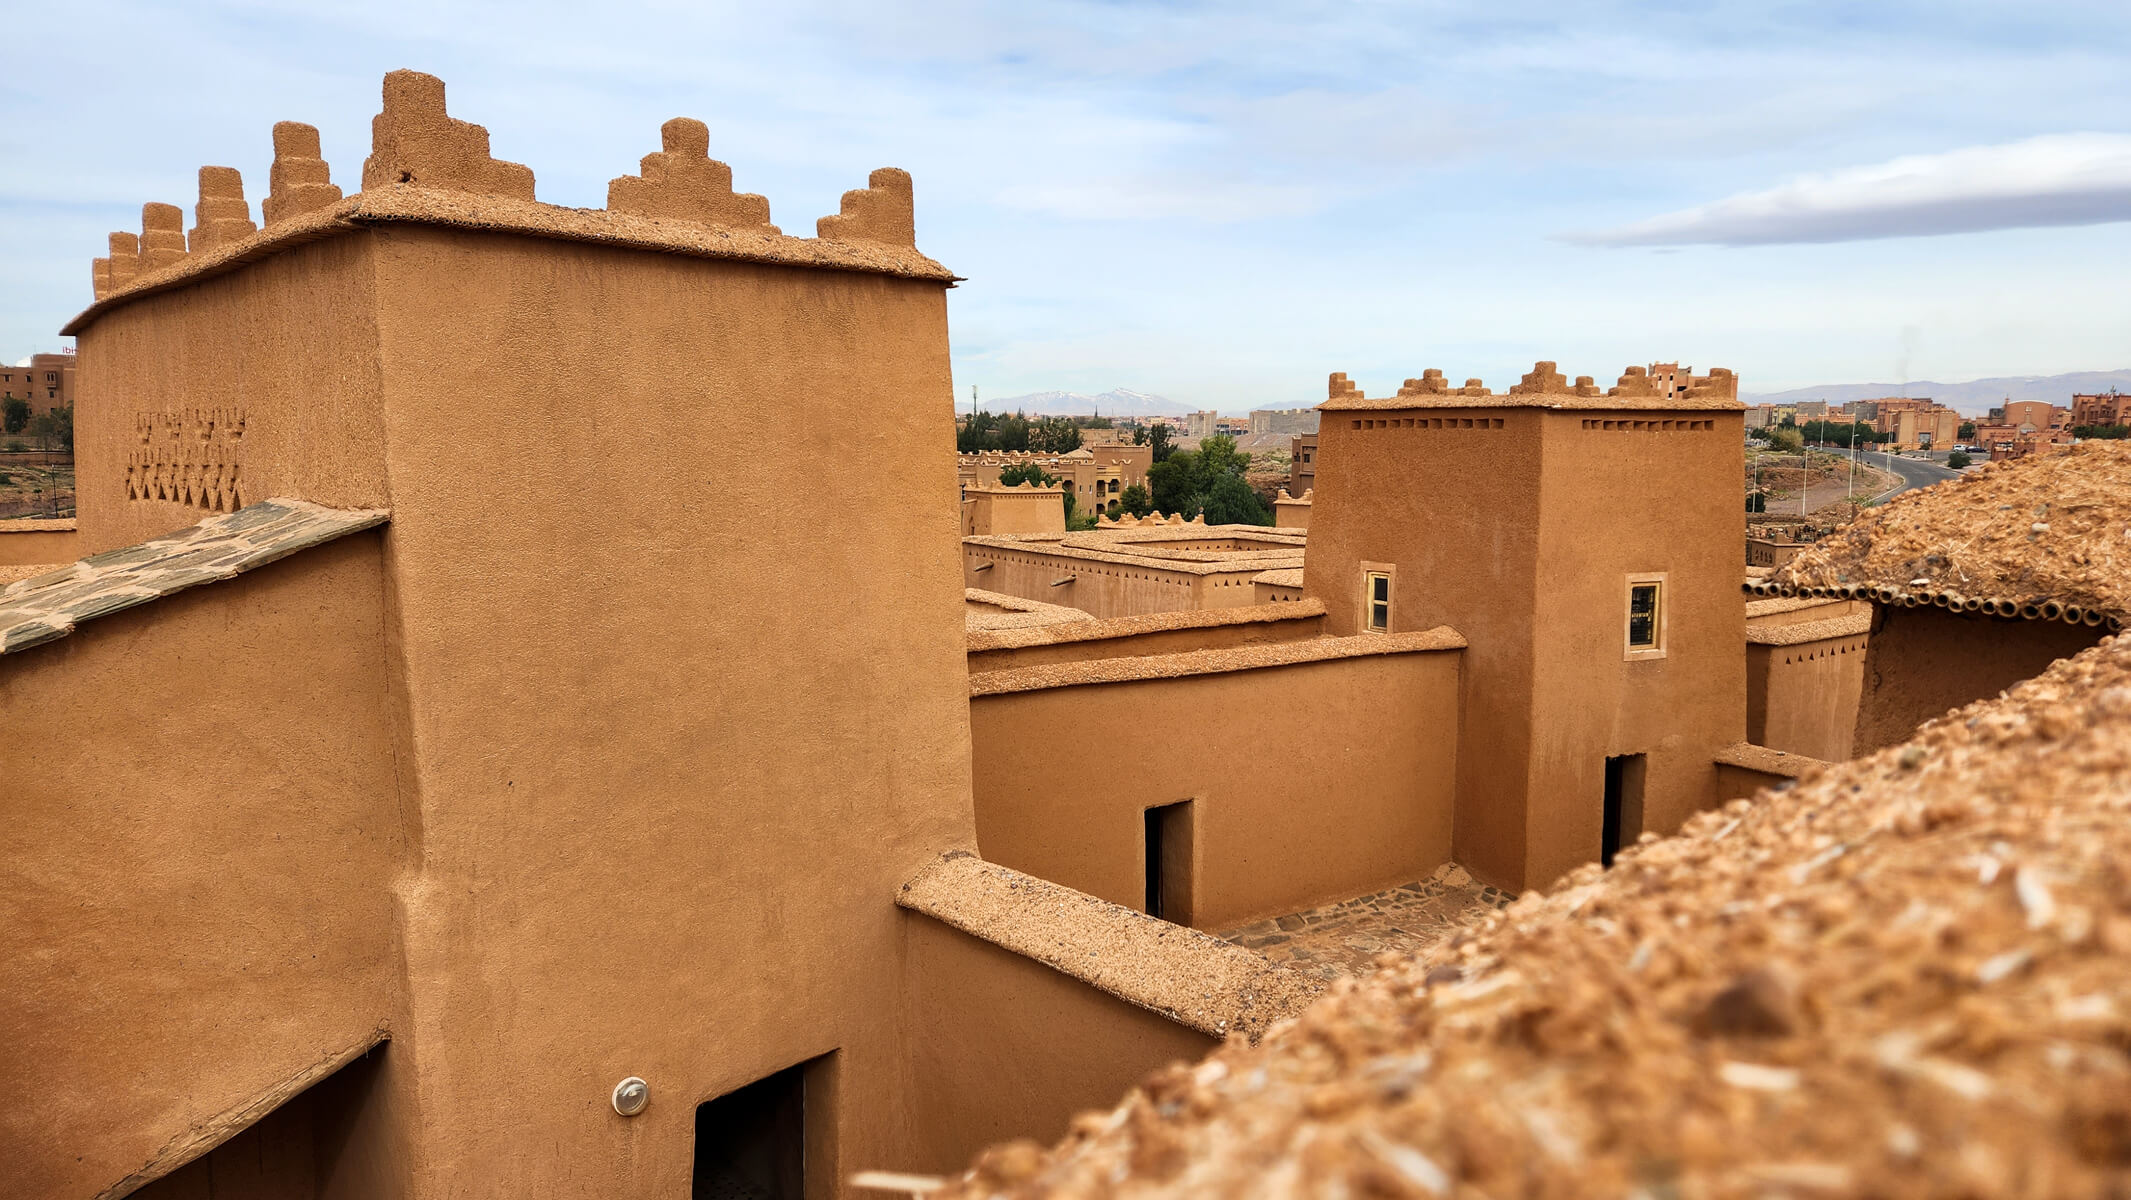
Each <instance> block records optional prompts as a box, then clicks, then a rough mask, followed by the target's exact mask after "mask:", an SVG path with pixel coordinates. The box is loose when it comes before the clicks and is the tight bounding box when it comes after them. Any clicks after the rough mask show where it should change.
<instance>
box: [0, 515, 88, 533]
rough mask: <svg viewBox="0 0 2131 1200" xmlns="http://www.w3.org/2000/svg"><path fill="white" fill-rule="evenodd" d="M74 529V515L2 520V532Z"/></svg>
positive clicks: (56, 531)
mask: <svg viewBox="0 0 2131 1200" xmlns="http://www.w3.org/2000/svg"><path fill="white" fill-rule="evenodd" d="M73 530H74V518H72V517H55V518H52V519H49V520H47V519H43V518H38V519H34V520H32V519H23V520H9V521H0V533H71V532H73Z"/></svg>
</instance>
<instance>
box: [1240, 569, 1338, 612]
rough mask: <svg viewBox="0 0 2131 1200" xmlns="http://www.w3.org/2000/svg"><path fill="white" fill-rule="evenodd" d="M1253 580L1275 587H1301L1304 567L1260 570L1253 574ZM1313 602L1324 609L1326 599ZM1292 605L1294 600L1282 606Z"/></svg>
mask: <svg viewBox="0 0 2131 1200" xmlns="http://www.w3.org/2000/svg"><path fill="white" fill-rule="evenodd" d="M1251 582H1252V583H1264V584H1270V585H1272V586H1273V587H1298V588H1299V587H1301V586H1302V568H1301V567H1282V568H1280V569H1279V570H1277V571H1260V572H1259V573H1257V574H1256V575H1253V576H1251ZM1311 603H1314V604H1316V605H1317V607H1318V608H1320V609H1322V608H1323V607H1324V601H1322V600H1316V601H1312V602H1311ZM1292 606H1293V603H1292V602H1290V603H1289V604H1286V605H1282V607H1283V608H1286V607H1292Z"/></svg>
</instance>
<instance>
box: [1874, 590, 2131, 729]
mask: <svg viewBox="0 0 2131 1200" xmlns="http://www.w3.org/2000/svg"><path fill="white" fill-rule="evenodd" d="M2107 636H2108V630H2107V629H2106V628H2103V627H2095V626H2090V625H2068V624H2066V623H2065V622H2063V621H2041V620H2036V621H2029V620H2022V619H2019V618H2004V617H1983V616H1974V615H1971V614H1968V613H1955V612H1949V611H1947V610H1946V609H1943V608H1904V607H1901V606H1900V605H1894V606H1888V605H1879V606H1878V607H1877V612H1876V616H1875V619H1874V624H1873V629H1872V644H1871V646H1870V647H1869V648H1868V649H1867V650H1866V651H1865V669H1864V681H1863V688H1864V694H1863V696H1862V698H1861V699H1860V700H1859V701H1858V708H1857V736H1856V739H1855V741H1854V744H1853V750H1854V752H1855V753H1857V754H1860V755H1862V754H1870V753H1871V752H1872V751H1874V750H1880V749H1884V748H1885V747H1888V746H1892V745H1894V744H1896V743H1897V742H1905V741H1908V740H1909V735H1910V734H1912V733H1914V732H1915V731H1916V727H1917V726H1918V725H1921V724H1923V723H1924V722H1925V721H1929V720H1931V719H1932V718H1933V717H1939V716H1944V715H1945V714H1946V713H1947V712H1948V711H1949V710H1951V709H1956V708H1959V707H1961V706H1962V705H1964V704H1970V703H1973V702H1975V701H1977V700H1981V699H1984V698H1985V697H1988V696H1995V695H1997V694H1998V693H1999V692H2002V691H2004V690H2005V689H2006V688H2009V687H2011V686H2012V685H2014V684H2016V683H2019V682H2020V681H2021V680H2024V679H2033V678H2034V677H2035V676H2037V675H2040V674H2042V672H2043V670H2044V669H2046V668H2047V667H2048V666H2049V665H2050V664H2051V663H2053V662H2056V661H2057V660H2058V659H2060V658H2069V657H2071V656H2072V655H2074V654H2077V653H2079V652H2080V651H2081V650H2084V649H2086V648H2087V647H2089V646H2091V645H2093V644H2094V643H2096V642H2099V641H2100V640H2101V639H2102V638H2104V637H2107Z"/></svg>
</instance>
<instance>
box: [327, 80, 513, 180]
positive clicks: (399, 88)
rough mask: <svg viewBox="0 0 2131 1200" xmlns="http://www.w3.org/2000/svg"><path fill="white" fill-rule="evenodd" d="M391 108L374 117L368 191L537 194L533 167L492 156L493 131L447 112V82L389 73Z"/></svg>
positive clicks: (365, 167)
mask: <svg viewBox="0 0 2131 1200" xmlns="http://www.w3.org/2000/svg"><path fill="white" fill-rule="evenodd" d="M384 94H385V110H384V111H383V112H381V113H379V114H378V115H377V116H375V117H373V118H371V120H370V157H369V158H367V159H365V160H363V190H364V191H366V192H367V191H370V190H371V189H373V188H385V187H395V186H399V185H406V186H409V187H422V188H432V189H436V190H439V191H450V192H481V193H486V194H488V195H493V196H509V197H511V198H513V199H517V200H531V199H532V198H533V169H532V168H531V167H528V166H524V165H522V164H520V163H514V162H504V161H502V160H500V159H495V158H491V157H489V153H488V130H486V129H484V128H482V127H481V126H479V125H476V124H473V123H472V122H470V121H460V120H456V119H454V118H453V117H452V116H451V115H450V114H449V113H446V112H445V111H444V81H443V80H441V79H438V78H437V77H436V76H434V75H424V74H422V73H421V72H420V71H394V72H392V73H391V74H389V75H387V76H385V92H384Z"/></svg>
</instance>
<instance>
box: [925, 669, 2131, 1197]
mask: <svg viewBox="0 0 2131 1200" xmlns="http://www.w3.org/2000/svg"><path fill="white" fill-rule="evenodd" d="M2127 863H2131V640H2127V639H2124V638H2111V639H2108V640H2105V641H2104V642H2102V643H2101V644H2100V645H2098V646H2096V647H2095V648H2093V649H2090V650H2088V651H2086V652H2084V653H2082V654H2080V655H2078V656H2077V657H2074V658H2071V659H2067V660H2064V661H2062V662H2059V663H2057V664H2056V665H2054V666H2053V667H2051V668H2050V669H2049V670H2048V671H2047V672H2045V673H2044V674H2042V675H2041V676H2039V677H2037V678H2035V679H2033V680H2029V681H2027V682H2025V683H2022V684H2020V685H2018V686H2016V687H2014V688H2012V689H2010V690H2009V691H2008V692H2007V693H2006V694H2004V695H2003V696H2001V697H1998V698H1996V699H1993V700H1990V701H1986V702H1980V703H1977V704H1974V705H1971V706H1969V707H1968V708H1966V709H1962V710H1959V711H1957V712H1954V713H1951V714H1949V715H1948V716H1946V717H1944V718H1941V719H1939V720H1937V721H1933V722H1931V723H1929V724H1926V725H1925V726H1923V727H1922V728H1921V729H1920V730H1919V731H1918V733H1917V735H1916V737H1915V738H1914V739H1913V740H1911V741H1910V742H1908V743H1905V744H1903V745H1900V746H1895V747H1890V748H1889V749H1887V750H1885V751H1883V752H1881V753H1879V754H1876V755H1873V756H1872V757H1869V758H1865V759H1861V760H1857V761H1855V762H1851V763H1847V764H1843V765H1840V766H1836V767H1831V768H1828V769H1826V770H1821V771H1817V772H1811V773H1808V774H1807V776H1806V777H1805V778H1803V779H1801V780H1800V781H1799V782H1797V783H1795V784H1793V785H1791V786H1790V787H1788V788H1786V789H1784V790H1782V791H1770V792H1763V793H1762V794H1761V795H1760V796H1759V797H1757V798H1756V799H1755V800H1754V801H1752V802H1749V801H1737V802H1734V803H1733V804H1731V805H1729V806H1728V807H1726V808H1725V809H1723V810H1721V811H1718V812H1711V813H1705V814H1702V815H1700V816H1698V817H1696V818H1694V819H1693V820H1691V821H1690V822H1689V823H1688V824H1687V826H1686V828H1685V830H1684V831H1683V832H1682V834H1681V835H1680V836H1677V837H1673V838H1669V839H1665V840H1656V839H1645V840H1644V841H1643V842H1642V843H1640V844H1638V845H1637V846H1636V847H1633V848H1632V849H1630V850H1628V851H1626V852H1624V853H1623V854H1622V855H1621V856H1620V857H1619V859H1617V860H1616V863H1615V865H1614V867H1613V868H1612V869H1611V870H1610V871H1604V872H1602V871H1600V870H1599V869H1598V868H1597V867H1595V866H1591V867H1585V868H1582V869H1580V870H1578V871H1576V872H1573V873H1571V874H1570V875H1568V876H1567V877H1565V878H1564V879H1563V880H1561V881H1560V882H1559V883H1558V884H1557V885H1556V888H1555V890H1554V891H1553V892H1552V893H1551V894H1548V895H1543V896H1542V895H1538V894H1531V895H1527V896H1526V897H1524V898H1522V899H1520V900H1519V901H1517V902H1516V903H1515V904H1513V905H1511V906H1510V908H1509V909H1508V910H1507V911H1505V912H1504V913H1502V914H1501V915H1499V916H1497V917H1492V918H1488V920H1487V921H1486V923H1485V924H1483V925H1481V926H1480V927H1478V928H1477V929H1476V930H1474V931H1472V932H1470V933H1467V934H1464V935H1462V936H1460V937H1459V938H1456V939H1453V940H1452V941H1451V942H1449V943H1447V944H1446V945H1445V946H1443V947H1440V948H1439V949H1438V950H1437V951H1436V952H1435V953H1434V954H1433V955H1431V956H1429V957H1426V958H1423V959H1419V960H1403V961H1392V960H1386V961H1385V964H1384V965H1383V966H1382V968H1381V969H1379V970H1378V971H1377V972H1376V973H1375V974H1374V975H1372V976H1369V977H1368V978H1367V979H1365V980H1363V981H1361V982H1359V983H1353V982H1345V981H1342V982H1341V983H1339V984H1335V985H1334V987H1333V989H1332V990H1331V991H1330V992H1329V993H1328V995H1327V996H1326V998H1325V999H1323V1000H1321V1001H1320V1002H1319V1003H1317V1004H1316V1005H1314V1006H1312V1007H1311V1008H1310V1009H1308V1010H1307V1011H1305V1012H1304V1013H1303V1014H1302V1015H1301V1016H1300V1017H1299V1018H1297V1019H1296V1020H1295V1021H1293V1022H1284V1023H1282V1024H1279V1025H1276V1026H1274V1027H1273V1029H1272V1030H1271V1031H1269V1032H1268V1033H1267V1035H1266V1036H1265V1038H1264V1039H1263V1040H1262V1041H1261V1042H1260V1043H1259V1044H1258V1045H1256V1046H1249V1045H1244V1044H1240V1043H1238V1042H1234V1041H1232V1042H1231V1043H1230V1044H1229V1045H1227V1046H1225V1047H1223V1048H1222V1049H1221V1050H1219V1051H1217V1052H1216V1053H1215V1054H1213V1055H1212V1056H1211V1057H1209V1058H1208V1059H1207V1060H1205V1061H1204V1062H1202V1063H1200V1064H1198V1065H1195V1066H1193V1065H1182V1064H1180V1065H1176V1066H1173V1067H1171V1068H1168V1069H1165V1070H1163V1071H1160V1072H1157V1073H1156V1074H1155V1075H1153V1076H1151V1077H1150V1078H1149V1079H1148V1080H1147V1081H1146V1082H1145V1083H1144V1084H1143V1086H1142V1087H1141V1088H1140V1089H1138V1090H1136V1091H1135V1092H1134V1093H1132V1094H1131V1095H1130V1096H1129V1097H1127V1098H1126V1100H1125V1101H1124V1102H1123V1103H1122V1104H1121V1105H1120V1106H1119V1107H1118V1108H1116V1109H1115V1110H1114V1111H1111V1112H1109V1113H1102V1114H1087V1115H1084V1116H1082V1117H1080V1118H1079V1119H1077V1120H1076V1121H1075V1123H1074V1125H1073V1128H1072V1132H1071V1133H1069V1135H1068V1136H1067V1138H1066V1139H1065V1141H1064V1142H1062V1143H1061V1144H1060V1145H1059V1146H1058V1147H1057V1148H1055V1149H1053V1150H1050V1151H1043V1150H1040V1149H1038V1148H1037V1147H1035V1146H1033V1145H1030V1144H1027V1143H1020V1144H1013V1145H1008V1146H1004V1147H998V1148H994V1149H993V1150H991V1151H988V1152H986V1153H985V1154H984V1155H983V1156H981V1157H980V1158H979V1160H978V1162H977V1165H976V1167H975V1168H974V1170H973V1173H972V1174H970V1175H968V1176H965V1177H963V1178H962V1179H960V1180H958V1181H956V1182H954V1183H952V1184H951V1185H950V1186H949V1188H948V1189H947V1191H946V1192H944V1193H940V1194H941V1195H951V1196H956V1197H975V1196H993V1195H1004V1196H1016V1197H1033V1196H1092V1195H1104V1196H1156V1195H1177V1196H1182V1195H1192V1196H1241V1195H1305V1194H1307V1195H1325V1196H1333V1195H1352V1196H1365V1195H1383V1196H1451V1195H1456V1196H1481V1195H1485V1196H1492V1197H1510V1196H1571V1195H1579V1196H1580V1195H1628V1194H1641V1195H1646V1196H1683V1197H1703V1196H1709V1197H1722V1196H1749V1195H1751V1196H1765V1195H1808V1194H1831V1195H1838V1194H1839V1195H1884V1196H1911V1195H1916V1196H1921V1195H1937V1196H1945V1195H1970V1196H1984V1195H1989V1196H1999V1195H2045V1194H2046V1195H2055V1196H2077V1195H2104V1194H2107V1195H2120V1194H2122V1193H2123V1189H2124V1188H2125V1186H2126V1184H2127V1183H2131V1056H2127V1050H2131V867H2127V865H2126V864H2127Z"/></svg>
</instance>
